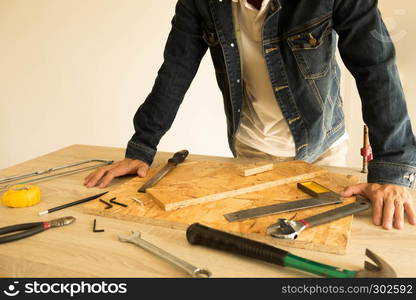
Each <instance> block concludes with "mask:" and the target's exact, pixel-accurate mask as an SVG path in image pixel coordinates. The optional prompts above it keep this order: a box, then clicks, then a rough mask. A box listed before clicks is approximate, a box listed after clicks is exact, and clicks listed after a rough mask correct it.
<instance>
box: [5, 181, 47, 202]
mask: <svg viewBox="0 0 416 300" xmlns="http://www.w3.org/2000/svg"><path fill="white" fill-rule="evenodd" d="M39 201H40V188H39V187H37V186H36V185H22V184H18V185H14V186H12V187H11V188H10V189H9V190H8V191H7V192H5V193H4V194H3V197H2V203H3V205H4V206H8V207H29V206H33V205H35V204H38V203H39Z"/></svg>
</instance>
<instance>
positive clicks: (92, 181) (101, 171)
mask: <svg viewBox="0 0 416 300" xmlns="http://www.w3.org/2000/svg"><path fill="white" fill-rule="evenodd" d="M110 168H111V167H110V166H105V167H101V168H98V169H97V171H95V172H93V173H91V174H90V175H88V176H87V178H85V181H84V185H85V186H86V187H89V188H90V187H93V186H95V185H96V184H97V182H98V181H99V180H100V179H101V178H102V177H103V176H104V175H105V174H106V173H107V171H108V170H109V169H110Z"/></svg>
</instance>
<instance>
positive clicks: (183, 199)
mask: <svg viewBox="0 0 416 300" xmlns="http://www.w3.org/2000/svg"><path fill="white" fill-rule="evenodd" d="M240 171H241V166H239V165H236V164H230V163H215V162H188V163H185V164H182V165H178V167H176V169H175V170H173V171H172V172H171V173H169V174H168V175H167V176H166V177H165V178H163V181H160V182H159V183H158V185H157V186H155V187H153V188H149V189H147V190H146V193H148V194H149V195H151V196H152V197H153V198H154V200H155V201H156V203H158V204H159V205H160V206H161V207H162V208H163V209H164V210H166V211H171V210H175V209H179V208H184V207H187V206H191V205H196V204H201V203H208V202H211V201H218V200H221V199H226V198H230V197H235V196H238V195H243V194H247V193H251V192H255V191H261V190H265V189H269V188H272V187H275V186H279V185H284V184H288V183H292V182H299V181H305V180H309V179H311V178H314V177H316V176H319V175H322V174H324V173H326V172H327V171H326V170H324V169H322V168H321V167H318V166H314V165H311V164H308V163H306V162H303V161H292V162H282V163H279V164H277V165H276V167H275V168H274V169H273V170H272V171H270V172H266V173H261V174H257V175H253V176H250V177H244V176H241V173H240Z"/></svg>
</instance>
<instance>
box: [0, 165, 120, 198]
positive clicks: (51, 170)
mask: <svg viewBox="0 0 416 300" xmlns="http://www.w3.org/2000/svg"><path fill="white" fill-rule="evenodd" d="M92 162H99V163H100V164H97V165H94V166H89V167H85V168H80V169H76V170H70V171H66V172H61V173H58V174H52V175H47V176H43V177H40V178H34V179H31V180H26V181H21V182H16V183H13V184H6V185H3V186H0V191H2V190H5V189H8V188H9V187H11V186H12V185H15V184H27V183H33V182H40V181H44V180H48V179H51V178H57V177H61V176H65V175H71V174H76V173H79V172H82V171H86V170H90V169H95V168H98V167H101V166H106V165H110V164H112V163H113V161H112V160H99V159H91V160H85V161H80V162H76V163H72V164H67V165H63V166H58V167H53V168H49V169H45V170H38V171H34V172H31V173H26V174H22V175H15V176H10V177H7V178H2V179H0V183H10V182H14V181H17V180H19V179H25V178H30V177H35V176H39V175H42V174H49V173H51V172H54V171H58V170H62V169H66V168H71V167H76V166H80V165H82V164H87V163H92Z"/></svg>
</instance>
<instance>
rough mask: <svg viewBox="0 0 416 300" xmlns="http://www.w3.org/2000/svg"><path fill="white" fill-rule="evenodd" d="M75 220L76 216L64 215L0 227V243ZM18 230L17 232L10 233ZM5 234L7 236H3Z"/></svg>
mask: <svg viewBox="0 0 416 300" xmlns="http://www.w3.org/2000/svg"><path fill="white" fill-rule="evenodd" d="M74 221H75V218H74V217H64V218H59V219H54V220H51V221H46V222H34V223H24V224H16V225H11V226H7V227H3V228H0V244H4V243H8V242H13V241H17V240H20V239H23V238H26V237H29V236H32V235H34V234H37V233H40V232H42V231H45V230H47V229H49V228H55V227H62V226H65V225H69V224H72V223H73V222H74ZM13 232H17V233H15V234H9V235H5V234H8V233H13ZM2 235H5V236H2Z"/></svg>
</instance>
